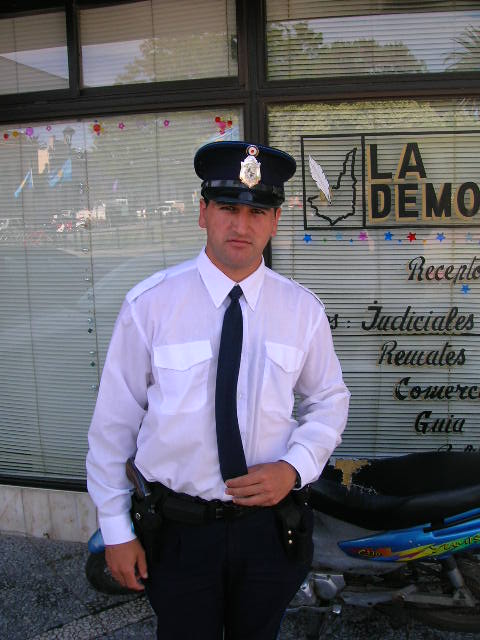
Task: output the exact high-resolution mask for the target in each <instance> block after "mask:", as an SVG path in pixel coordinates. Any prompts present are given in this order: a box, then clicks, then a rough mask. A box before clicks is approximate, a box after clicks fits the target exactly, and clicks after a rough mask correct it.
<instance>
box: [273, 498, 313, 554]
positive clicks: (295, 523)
mask: <svg viewBox="0 0 480 640" xmlns="http://www.w3.org/2000/svg"><path fill="white" fill-rule="evenodd" d="M307 492H308V489H302V490H301V491H292V492H291V493H289V494H288V495H287V496H286V497H285V498H284V499H283V500H281V501H280V502H279V503H278V504H276V505H275V507H274V510H275V516H276V520H277V525H278V528H279V533H280V537H281V540H282V543H283V547H284V549H285V553H286V554H287V557H288V558H289V559H290V560H292V561H294V562H299V563H304V562H309V561H310V559H311V558H310V556H311V550H312V531H311V527H310V526H309V524H308V521H307V509H308V507H307V506H306V504H305V503H306V502H307Z"/></svg>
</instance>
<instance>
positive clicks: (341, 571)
mask: <svg viewBox="0 0 480 640" xmlns="http://www.w3.org/2000/svg"><path fill="white" fill-rule="evenodd" d="M479 469H480V453H476V452H451V451H450V452H446V451H439V452H426V453H413V454H408V455H404V456H397V457H390V458H383V459H382V458H375V459H365V460H337V461H336V462H335V464H333V463H332V464H328V465H327V466H326V467H325V469H324V471H323V473H322V476H321V477H320V479H319V480H318V481H317V482H315V483H313V484H312V485H311V487H310V492H309V498H308V500H309V503H310V505H311V507H312V509H313V510H314V518H315V526H314V548H315V551H314V557H313V563H312V568H311V571H310V572H309V574H308V576H307V578H306V579H305V581H304V582H303V584H302V585H301V587H300V589H299V591H298V593H297V595H296V596H295V598H294V599H293V600H292V602H291V603H290V605H289V607H288V609H287V613H289V614H292V613H295V612H297V611H300V610H310V611H311V612H313V613H317V614H319V620H321V618H322V615H324V614H328V613H337V614H338V613H341V609H342V605H344V604H346V605H353V606H359V607H377V608H380V609H381V610H382V612H384V613H386V614H389V613H390V614H391V615H392V616H393V617H396V618H398V616H399V614H400V615H410V616H412V617H414V618H416V619H418V620H420V621H422V622H423V623H425V624H427V625H430V626H432V627H436V628H440V629H447V630H456V631H465V632H475V631H480V563H479V556H478V555H477V553H478V550H479V546H480V473H479ZM89 551H90V556H89V558H88V560H87V565H86V572H87V577H88V579H89V581H90V582H91V584H92V585H93V586H94V587H95V588H97V589H99V590H101V591H104V592H107V593H117V594H118V593H128V590H125V589H124V588H123V587H121V586H120V585H119V584H118V583H116V582H115V581H114V580H113V578H112V577H111V576H110V575H109V573H108V569H106V565H105V558H104V549H103V543H102V541H101V533H100V532H99V531H98V532H96V533H95V534H94V535H93V536H92V538H91V539H90V541H89Z"/></svg>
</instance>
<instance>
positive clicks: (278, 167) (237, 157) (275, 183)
mask: <svg viewBox="0 0 480 640" xmlns="http://www.w3.org/2000/svg"><path fill="white" fill-rule="evenodd" d="M193 164H194V167H195V171H196V173H197V175H198V177H199V178H201V179H202V181H203V182H202V196H203V197H204V198H207V199H208V200H215V201H217V202H225V203H228V204H246V205H250V206H255V207H260V208H263V209H270V208H272V207H273V208H277V207H279V206H280V205H281V204H282V202H283V201H284V200H285V193H284V190H283V184H284V182H286V181H287V180H289V179H290V178H291V177H292V176H293V174H294V173H295V169H296V163H295V160H294V159H293V158H292V156H291V155H289V154H288V153H285V152H284V151H280V149H274V148H273V147H266V146H264V145H261V144H253V143H251V142H240V141H234V142H233V141H232V142H212V143H210V144H206V145H204V146H203V147H201V148H200V149H199V150H198V151H197V153H196V154H195V159H194V161H193Z"/></svg>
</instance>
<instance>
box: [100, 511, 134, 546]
mask: <svg viewBox="0 0 480 640" xmlns="http://www.w3.org/2000/svg"><path fill="white" fill-rule="evenodd" d="M98 522H99V524H100V530H101V532H102V537H103V541H104V542H105V544H123V543H124V542H130V540H134V539H135V538H136V537H137V536H136V535H135V532H134V531H133V527H132V519H131V518H130V514H129V513H122V514H121V515H119V516H103V517H102V516H100V515H99V516H98Z"/></svg>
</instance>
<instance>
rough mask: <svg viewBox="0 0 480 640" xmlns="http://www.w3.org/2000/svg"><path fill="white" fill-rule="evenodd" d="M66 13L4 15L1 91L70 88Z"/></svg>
mask: <svg viewBox="0 0 480 640" xmlns="http://www.w3.org/2000/svg"><path fill="white" fill-rule="evenodd" d="M66 42H67V36H66V26H65V13H64V12H54V13H44V14H38V15H35V16H20V17H17V18H0V94H9V93H24V92H27V91H45V90H47V89H66V88H68V86H69V82H68V56H67V45H66Z"/></svg>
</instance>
